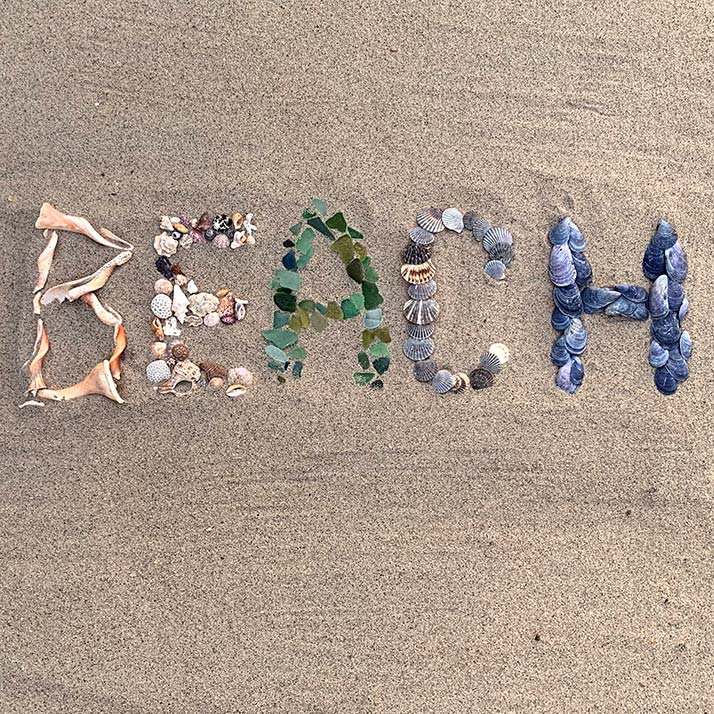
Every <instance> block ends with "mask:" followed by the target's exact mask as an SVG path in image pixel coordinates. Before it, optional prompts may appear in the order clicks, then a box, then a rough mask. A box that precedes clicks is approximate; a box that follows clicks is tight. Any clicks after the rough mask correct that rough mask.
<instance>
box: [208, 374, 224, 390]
mask: <svg viewBox="0 0 714 714" xmlns="http://www.w3.org/2000/svg"><path fill="white" fill-rule="evenodd" d="M224 385H225V382H224V381H223V379H222V378H221V377H214V378H213V379H211V380H209V382H208V388H209V389H210V390H211V391H212V392H220V390H221V389H223V387H224Z"/></svg>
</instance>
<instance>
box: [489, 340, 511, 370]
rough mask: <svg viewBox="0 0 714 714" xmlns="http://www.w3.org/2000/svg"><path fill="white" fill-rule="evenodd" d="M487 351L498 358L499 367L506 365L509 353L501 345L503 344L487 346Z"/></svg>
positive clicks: (509, 356)
mask: <svg viewBox="0 0 714 714" xmlns="http://www.w3.org/2000/svg"><path fill="white" fill-rule="evenodd" d="M488 351H489V352H491V353H492V354H494V355H496V357H498V361H499V362H500V363H501V366H503V365H504V364H506V363H507V362H508V360H510V359H511V351H510V350H509V349H508V347H506V345H504V344H503V342H494V343H493V344H492V345H489V346H488Z"/></svg>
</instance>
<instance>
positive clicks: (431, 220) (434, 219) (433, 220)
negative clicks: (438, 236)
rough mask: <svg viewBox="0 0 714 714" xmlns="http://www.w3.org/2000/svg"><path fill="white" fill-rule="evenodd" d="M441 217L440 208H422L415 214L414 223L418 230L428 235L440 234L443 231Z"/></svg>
mask: <svg viewBox="0 0 714 714" xmlns="http://www.w3.org/2000/svg"><path fill="white" fill-rule="evenodd" d="M441 216H442V211H441V209H440V208H423V209H422V210H421V211H419V213H417V217H416V222H417V225H418V226H419V227H420V228H423V229H424V230H425V231H429V233H440V232H441V231H443V230H444V223H443V221H442V220H441Z"/></svg>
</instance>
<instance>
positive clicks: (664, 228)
mask: <svg viewBox="0 0 714 714" xmlns="http://www.w3.org/2000/svg"><path fill="white" fill-rule="evenodd" d="M676 242H677V231H675V230H674V228H673V227H672V224H671V223H668V222H667V221H665V220H660V222H659V223H658V224H657V230H656V231H655V234H654V236H653V238H652V245H654V246H655V247H657V248H659V249H660V250H667V248H671V247H672V246H673V245H674V244H675V243H676Z"/></svg>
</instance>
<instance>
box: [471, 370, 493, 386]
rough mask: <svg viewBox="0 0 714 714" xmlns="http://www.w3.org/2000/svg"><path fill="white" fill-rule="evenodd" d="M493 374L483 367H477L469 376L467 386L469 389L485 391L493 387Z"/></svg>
mask: <svg viewBox="0 0 714 714" xmlns="http://www.w3.org/2000/svg"><path fill="white" fill-rule="evenodd" d="M493 381H494V378H493V372H489V370H487V369H485V368H484V367H477V368H476V369H474V370H472V371H471V373H470V374H469V384H470V385H471V389H487V388H488V387H490V386H492V385H493Z"/></svg>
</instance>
